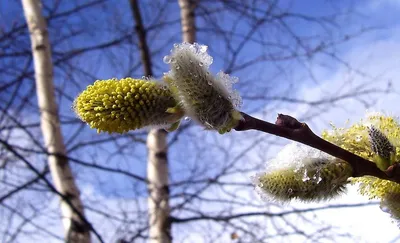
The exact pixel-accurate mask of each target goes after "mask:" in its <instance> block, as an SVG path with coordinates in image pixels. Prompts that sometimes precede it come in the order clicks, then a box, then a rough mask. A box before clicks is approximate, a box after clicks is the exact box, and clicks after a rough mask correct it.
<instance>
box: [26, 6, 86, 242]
mask: <svg viewBox="0 0 400 243" xmlns="http://www.w3.org/2000/svg"><path fill="white" fill-rule="evenodd" d="M22 6H23V11H24V15H25V18H26V22H27V24H28V28H29V32H30V39H31V46H32V55H33V60H34V70H35V81H36V93H37V97H38V105H39V110H40V125H41V130H42V134H43V139H44V144H45V148H46V149H47V152H48V153H49V154H57V155H59V156H55V155H49V156H48V162H49V167H50V173H51V176H52V179H53V182H54V184H55V187H56V189H57V190H58V191H59V192H60V193H61V194H63V195H64V196H65V198H67V199H68V200H69V202H70V204H71V205H73V207H71V206H70V205H69V204H68V203H67V202H66V201H65V200H64V199H62V198H60V200H61V206H60V207H61V214H62V221H63V225H64V231H65V238H66V241H67V242H74V243H89V242H90V227H88V225H87V223H86V222H85V220H84V219H82V216H83V215H84V214H83V205H82V202H81V200H80V197H79V194H80V193H79V190H78V188H77V186H76V184H75V181H74V176H73V175H72V171H71V168H70V165H69V163H68V160H67V159H66V156H65V155H66V150H65V145H64V141H63V137H62V134H61V129H60V123H59V117H58V107H57V104H56V100H55V94H54V84H53V64H52V60H51V49H50V42H49V37H48V31H47V26H46V21H45V19H44V17H43V16H42V14H41V2H40V0H22Z"/></svg>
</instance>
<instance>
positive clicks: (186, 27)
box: [178, 0, 196, 43]
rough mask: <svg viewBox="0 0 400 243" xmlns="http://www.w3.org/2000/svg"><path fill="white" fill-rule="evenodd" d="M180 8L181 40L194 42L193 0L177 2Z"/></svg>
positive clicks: (194, 3)
mask: <svg viewBox="0 0 400 243" xmlns="http://www.w3.org/2000/svg"><path fill="white" fill-rule="evenodd" d="M178 2H179V7H180V8H181V25H182V40H183V41H184V42H188V43H194V42H195V41H196V22H195V18H196V16H195V13H194V10H195V8H196V1H195V0H178Z"/></svg>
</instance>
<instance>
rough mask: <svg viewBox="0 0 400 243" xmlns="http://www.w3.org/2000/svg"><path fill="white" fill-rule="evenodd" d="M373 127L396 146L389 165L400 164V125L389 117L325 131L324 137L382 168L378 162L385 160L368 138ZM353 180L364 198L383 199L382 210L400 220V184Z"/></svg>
mask: <svg viewBox="0 0 400 243" xmlns="http://www.w3.org/2000/svg"><path fill="white" fill-rule="evenodd" d="M371 126H373V127H375V128H377V129H379V131H381V132H382V133H383V134H384V135H385V136H386V137H387V139H388V141H389V142H390V143H391V144H392V145H393V146H394V148H393V150H394V151H393V155H392V156H391V158H390V161H389V164H393V163H395V162H399V161H400V150H399V148H398V147H399V145H400V144H399V142H400V140H399V138H400V125H399V123H398V121H397V120H396V119H395V118H393V117H390V116H384V115H380V114H377V115H373V116H369V117H368V118H367V119H366V120H364V121H362V122H361V123H359V124H355V125H353V126H351V127H349V128H336V127H334V129H333V131H331V132H324V133H323V138H324V139H326V140H328V141H330V142H332V143H334V144H336V145H338V146H340V147H342V148H344V149H346V150H348V151H350V152H352V153H355V154H357V155H359V156H361V157H363V158H365V159H367V160H370V161H372V162H375V163H376V164H377V166H378V167H380V166H379V162H381V159H382V158H380V156H377V154H376V153H375V152H374V151H373V150H374V149H373V146H371V141H370V140H369V137H368V129H370V127H371ZM352 181H353V183H357V184H358V185H359V192H360V193H361V194H362V195H365V196H368V197H369V198H370V199H380V200H381V207H383V208H385V209H386V210H385V211H387V212H388V213H390V214H391V216H392V218H394V219H396V220H399V219H400V203H399V202H400V201H399V199H400V184H398V183H396V182H392V181H387V180H382V179H379V178H376V177H372V176H364V177H357V178H352Z"/></svg>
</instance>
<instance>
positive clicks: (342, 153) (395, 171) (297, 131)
mask: <svg viewBox="0 0 400 243" xmlns="http://www.w3.org/2000/svg"><path fill="white" fill-rule="evenodd" d="M242 116H243V120H241V121H240V122H239V124H238V125H237V126H236V127H235V130H236V131H246V130H258V131H262V132H265V133H269V134H273V135H276V136H279V137H284V138H287V139H289V140H293V141H296V142H300V143H302V144H305V145H308V146H311V147H313V148H316V149H318V150H320V151H323V152H325V153H327V154H330V155H332V156H334V157H336V158H339V159H342V160H344V161H346V162H348V163H349V164H350V165H351V166H352V168H353V177H362V176H365V175H369V176H374V177H377V178H380V179H384V180H390V181H394V182H397V183H400V168H399V167H400V166H399V165H398V164H395V165H392V166H391V167H389V169H388V170H387V171H381V170H380V169H378V167H376V165H375V163H373V162H371V161H369V160H366V159H364V158H361V157H360V156H358V155H355V154H353V153H351V152H349V151H347V150H344V149H342V148H340V147H338V146H336V145H334V144H332V143H330V142H328V141H326V140H324V139H322V138H320V137H319V136H317V135H315V133H313V132H312V131H311V129H310V128H309V127H308V126H307V124H305V123H301V122H299V121H297V120H296V119H295V118H293V117H291V116H288V115H282V114H278V118H277V120H276V124H272V123H269V122H266V121H262V120H259V119H257V118H254V117H252V116H250V115H247V114H246V113H242ZM397 175H398V176H397Z"/></svg>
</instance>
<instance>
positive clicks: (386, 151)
mask: <svg viewBox="0 0 400 243" xmlns="http://www.w3.org/2000/svg"><path fill="white" fill-rule="evenodd" d="M368 136H369V141H370V143H371V150H372V151H373V152H374V153H375V154H376V155H377V156H378V158H377V159H376V165H377V166H378V168H379V169H381V170H386V169H387V168H388V167H389V166H390V165H391V164H392V163H391V158H392V157H393V155H394V153H395V152H396V149H395V147H394V146H393V145H392V143H391V142H390V141H389V139H388V138H387V137H386V135H385V134H384V133H383V132H381V131H380V130H379V129H377V128H376V127H375V126H370V127H369V128H368Z"/></svg>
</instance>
